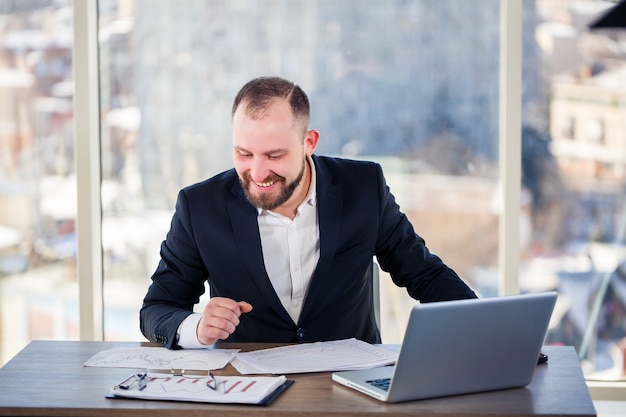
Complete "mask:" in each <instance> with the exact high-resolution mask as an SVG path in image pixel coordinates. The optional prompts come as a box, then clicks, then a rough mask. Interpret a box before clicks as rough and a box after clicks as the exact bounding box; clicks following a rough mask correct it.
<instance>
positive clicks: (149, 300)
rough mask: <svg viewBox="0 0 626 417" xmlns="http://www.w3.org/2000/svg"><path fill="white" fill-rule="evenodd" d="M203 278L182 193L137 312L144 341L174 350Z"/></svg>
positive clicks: (185, 201) (201, 263)
mask: <svg viewBox="0 0 626 417" xmlns="http://www.w3.org/2000/svg"><path fill="white" fill-rule="evenodd" d="M207 275H208V274H207V271H206V268H205V266H204V263H203V262H202V260H201V258H200V255H199V253H198V249H197V246H196V242H195V238H194V235H193V231H192V227H191V221H190V216H189V206H188V203H187V197H186V195H185V192H184V190H183V191H181V192H180V193H179V195H178V199H177V202H176V211H175V213H174V216H173V217H172V223H171V227H170V230H169V232H168V234H167V236H166V238H165V240H164V241H163V243H162V244H161V260H160V262H159V265H158V267H157V269H156V271H155V272H154V274H153V275H152V283H151V285H150V287H149V288H148V292H147V293H146V296H145V298H144V300H143V306H142V307H141V311H140V328H141V332H142V333H143V335H144V336H145V337H146V338H147V339H148V340H150V341H153V342H157V343H160V344H161V345H163V346H165V347H167V348H170V349H173V348H177V347H178V343H177V342H178V340H177V339H178V337H177V330H178V327H179V325H180V324H181V322H182V321H183V320H184V319H185V318H186V317H187V316H188V315H190V314H191V313H192V311H193V306H194V305H195V304H197V303H198V301H199V299H200V296H201V295H202V294H203V293H204V282H205V280H206V278H207Z"/></svg>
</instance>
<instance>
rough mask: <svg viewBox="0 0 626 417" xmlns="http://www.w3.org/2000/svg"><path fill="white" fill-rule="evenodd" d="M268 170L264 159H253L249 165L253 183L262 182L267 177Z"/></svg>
mask: <svg viewBox="0 0 626 417" xmlns="http://www.w3.org/2000/svg"><path fill="white" fill-rule="evenodd" d="M269 173H270V170H269V169H268V167H267V162H266V161H265V160H264V158H254V159H253V161H252V164H251V165H250V176H251V177H252V180H253V181H255V182H263V181H264V180H265V179H266V178H267V177H268V176H269Z"/></svg>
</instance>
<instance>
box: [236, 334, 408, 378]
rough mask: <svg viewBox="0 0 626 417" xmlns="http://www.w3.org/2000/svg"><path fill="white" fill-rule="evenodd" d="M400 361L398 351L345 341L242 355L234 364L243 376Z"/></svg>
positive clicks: (372, 366)
mask: <svg viewBox="0 0 626 417" xmlns="http://www.w3.org/2000/svg"><path fill="white" fill-rule="evenodd" d="M397 359H398V352H397V351H396V352H394V351H392V350H389V349H385V348H384V347H381V346H377V345H371V344H369V343H366V342H363V341H361V340H357V339H345V340H335V341H330V342H316V343H303V344H299V345H288V346H282V347H276V348H269V349H262V350H255V351H253V352H239V353H237V354H236V355H235V357H234V359H233V360H232V362H231V364H232V365H233V366H234V367H235V368H236V369H237V371H239V373H241V374H243V375H246V374H293V373H303V372H327V371H343V370H351V369H367V368H375V367H378V366H384V365H392V364H394V363H395V362H396V360H397Z"/></svg>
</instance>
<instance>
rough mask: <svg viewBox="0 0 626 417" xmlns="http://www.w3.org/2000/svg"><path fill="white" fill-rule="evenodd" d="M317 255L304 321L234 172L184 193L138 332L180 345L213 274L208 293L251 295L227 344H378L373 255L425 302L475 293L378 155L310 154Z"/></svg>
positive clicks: (236, 297)
mask: <svg viewBox="0 0 626 417" xmlns="http://www.w3.org/2000/svg"><path fill="white" fill-rule="evenodd" d="M312 159H313V161H314V163H315V168H316V172H317V204H318V205H317V207H318V216H319V228H320V230H319V231H320V259H319V262H318V264H317V267H316V269H315V272H314V274H313V277H312V278H311V283H310V286H309V290H308V293H307V295H306V298H305V302H304V305H303V307H302V311H301V314H300V318H299V320H298V323H294V322H293V320H292V319H291V317H290V316H289V314H288V313H287V311H286V310H285V308H284V307H283V306H282V304H281V302H280V300H279V298H278V296H277V295H276V293H275V291H274V288H273V287H272V284H271V282H270V280H269V278H268V276H267V273H266V271H265V267H264V262H263V253H262V249H261V238H260V235H259V228H258V224H257V209H256V208H255V207H253V206H252V205H251V204H250V203H249V202H248V201H247V200H246V198H245V196H244V193H243V190H242V188H241V185H240V183H239V179H238V177H237V173H236V172H235V170H234V169H231V170H229V171H226V172H223V173H221V174H219V175H217V176H215V177H213V178H210V179H208V180H206V181H203V182H201V183H198V184H195V185H191V186H189V187H186V188H184V189H183V190H181V191H180V193H179V195H178V201H177V203H176V212H175V214H174V216H173V218H172V224H171V228H170V231H169V232H168V234H167V237H166V239H165V241H164V242H163V243H162V245H161V261H160V262H159V265H158V268H157V270H156V272H155V273H154V275H153V276H152V284H151V286H150V288H149V290H148V292H147V294H146V297H145V299H144V303H143V306H142V309H141V313H140V322H141V331H142V332H143V334H144V335H145V336H146V337H147V338H148V339H149V340H152V341H156V342H159V343H161V344H162V345H164V346H166V347H168V348H176V347H177V337H176V332H177V329H178V326H179V325H180V323H181V322H182V320H183V319H185V317H187V316H188V315H189V314H191V312H192V309H193V306H194V305H195V304H197V303H198V301H199V297H200V295H202V293H203V291H204V283H205V281H207V280H208V283H209V288H210V292H211V296H220V297H228V298H232V299H234V300H237V301H241V300H243V301H247V302H249V303H250V304H252V306H253V310H252V311H251V312H250V313H247V314H243V315H242V316H241V318H240V320H241V324H240V325H239V326H238V327H237V329H236V330H235V332H234V333H233V334H232V335H231V336H230V337H229V338H228V340H227V341H230V342H275V343H278V342H312V341H325V340H338V339H345V338H352V337H355V338H358V339H361V340H364V341H366V342H371V343H376V342H380V333H379V330H378V328H377V326H376V322H375V318H374V310H373V302H372V282H371V279H368V277H366V275H365V271H366V269H367V268H368V266H369V264H370V262H371V260H372V256H373V255H376V257H377V259H378V263H379V265H380V267H381V268H382V269H383V270H384V271H388V272H390V273H391V277H392V279H393V281H394V282H395V284H397V285H399V286H402V287H406V289H407V291H408V293H409V294H410V295H411V296H412V297H413V298H415V299H417V300H420V301H421V302H431V301H442V300H452V299H462V298H473V297H476V296H475V294H474V292H473V291H472V290H471V289H470V288H469V287H468V286H467V285H466V284H465V283H464V282H463V281H462V280H461V279H460V278H459V277H458V276H457V274H456V273H454V271H452V270H451V269H450V268H448V267H447V266H446V265H444V264H443V262H442V261H441V260H440V259H439V258H438V257H437V256H435V255H434V254H432V253H430V252H429V250H428V249H427V248H426V246H425V244H424V240H423V239H422V238H421V237H419V236H418V235H417V234H416V233H415V231H414V229H413V227H412V225H411V224H410V223H409V221H408V219H407V218H406V216H405V215H404V214H403V213H402V212H401V211H400V209H399V207H398V205H397V204H396V202H395V199H394V197H393V195H392V194H391V193H390V192H389V189H388V187H387V185H386V183H385V179H384V177H383V173H382V170H381V167H380V166H379V165H378V164H376V163H373V162H363V161H351V160H346V159H338V158H330V157H321V156H315V155H314V156H313V158H312Z"/></svg>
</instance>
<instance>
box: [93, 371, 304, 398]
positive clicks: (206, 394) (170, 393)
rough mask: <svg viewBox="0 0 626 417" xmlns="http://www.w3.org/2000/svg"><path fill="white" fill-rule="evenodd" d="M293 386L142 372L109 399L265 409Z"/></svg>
mask: <svg viewBox="0 0 626 417" xmlns="http://www.w3.org/2000/svg"><path fill="white" fill-rule="evenodd" d="M216 381H217V382H216ZM293 383H294V381H293V380H288V379H286V378H285V376H256V377H247V376H226V377H218V378H217V380H216V379H214V378H213V377H212V376H211V377H206V376H199V377H183V376H179V375H177V376H171V377H166V378H163V377H151V376H149V375H148V374H147V373H140V374H134V375H131V376H130V377H128V378H127V379H125V380H124V381H122V382H120V383H119V384H117V385H115V386H114V387H113V388H112V389H111V392H110V393H109V394H108V395H106V396H105V397H106V398H110V399H135V400H157V401H182V402H203V403H216V404H248V405H262V406H265V405H269V404H271V403H272V402H273V401H274V400H275V399H276V398H277V397H278V396H279V395H280V394H281V393H283V392H284V391H285V390H286V389H287V388H289V387H290V386H291V385H292V384H293ZM212 384H213V385H212Z"/></svg>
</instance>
